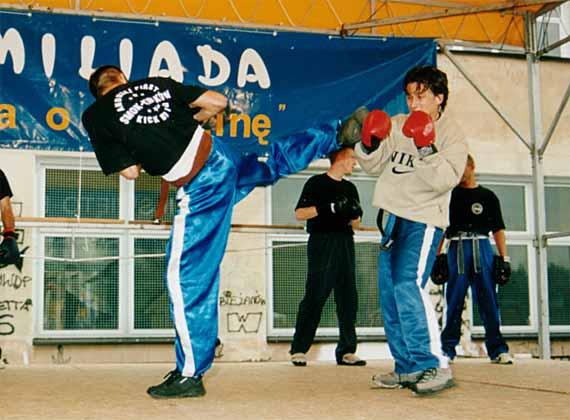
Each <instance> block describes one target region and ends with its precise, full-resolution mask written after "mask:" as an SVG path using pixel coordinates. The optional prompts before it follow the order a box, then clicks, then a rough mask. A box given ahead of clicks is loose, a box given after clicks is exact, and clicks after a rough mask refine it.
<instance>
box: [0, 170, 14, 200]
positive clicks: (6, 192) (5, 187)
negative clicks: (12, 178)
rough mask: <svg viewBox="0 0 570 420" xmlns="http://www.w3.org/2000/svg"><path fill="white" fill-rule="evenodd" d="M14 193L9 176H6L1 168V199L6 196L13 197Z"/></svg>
mask: <svg viewBox="0 0 570 420" xmlns="http://www.w3.org/2000/svg"><path fill="white" fill-rule="evenodd" d="M12 195H13V194H12V189H11V188H10V184H9V183H8V178H6V175H5V174H4V172H3V171H2V170H1V169H0V200H2V199H3V198H4V197H10V198H12Z"/></svg>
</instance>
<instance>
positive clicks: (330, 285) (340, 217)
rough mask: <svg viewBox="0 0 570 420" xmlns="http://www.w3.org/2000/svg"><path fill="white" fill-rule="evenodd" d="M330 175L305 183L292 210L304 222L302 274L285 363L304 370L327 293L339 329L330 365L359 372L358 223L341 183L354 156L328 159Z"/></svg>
mask: <svg viewBox="0 0 570 420" xmlns="http://www.w3.org/2000/svg"><path fill="white" fill-rule="evenodd" d="M330 161H331V167H330V169H329V170H328V171H327V172H326V173H324V174H320V175H315V176H313V177H311V178H310V179H309V180H308V181H307V183H306V184H305V186H304V188H303V192H302V193H301V197H300V198H299V202H298V203H297V207H296V209H295V216H296V218H297V220H307V231H308V232H309V242H308V244H307V258H308V272H307V283H306V286H305V297H304V298H303V300H302V301H301V304H300V305H299V313H298V315H297V323H296V326H295V335H294V337H293V343H292V344H291V350H290V353H291V362H292V363H293V364H294V365H295V366H306V364H307V359H306V356H305V353H306V352H307V351H308V350H309V348H310V347H311V344H312V342H313V339H314V337H315V333H316V330H317V327H318V326H319V321H320V319H321V312H322V310H323V306H324V304H325V302H326V301H327V298H328V297H329V295H330V292H331V290H332V289H334V293H335V302H336V312H337V318H338V325H339V342H338V345H337V348H336V352H335V353H336V361H337V364H339V365H348V366H364V365H365V364H366V362H365V361H364V360H362V359H360V358H359V357H358V356H356V355H355V354H354V353H355V352H356V329H355V325H354V324H355V322H356V312H357V308H358V297H357V291H356V278H355V261H354V239H353V235H354V232H353V230H352V229H353V227H355V226H358V224H359V223H360V218H361V217H362V209H361V208H360V200H359V197H358V191H357V189H356V187H355V186H354V184H353V183H352V182H350V181H347V180H346V179H343V177H344V176H345V175H350V174H351V173H352V169H353V168H354V165H355V164H356V160H355V158H354V150H353V149H352V148H350V147H345V148H343V149H341V150H339V151H336V152H334V153H332V154H331V155H330Z"/></svg>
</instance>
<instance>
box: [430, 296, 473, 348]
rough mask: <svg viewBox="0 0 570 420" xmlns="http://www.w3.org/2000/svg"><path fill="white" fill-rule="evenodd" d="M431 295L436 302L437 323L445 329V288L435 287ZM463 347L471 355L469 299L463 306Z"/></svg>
mask: <svg viewBox="0 0 570 420" xmlns="http://www.w3.org/2000/svg"><path fill="white" fill-rule="evenodd" d="M429 294H430V295H431V296H432V297H434V296H435V299H433V298H432V301H433V302H434V309H435V313H436V316H437V322H438V324H439V327H440V329H441V328H443V324H444V322H445V320H444V319H443V317H444V314H445V288H444V287H443V286H434V287H432V288H431V289H430V291H429ZM461 337H462V340H461V345H462V347H463V349H464V352H465V353H466V354H469V353H470V351H471V350H470V347H471V323H470V322H469V305H468V299H465V302H464V304H463V311H462V315H461Z"/></svg>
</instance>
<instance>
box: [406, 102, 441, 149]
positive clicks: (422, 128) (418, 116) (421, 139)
mask: <svg viewBox="0 0 570 420" xmlns="http://www.w3.org/2000/svg"><path fill="white" fill-rule="evenodd" d="M402 133H404V136H406V137H411V138H413V139H414V143H415V144H416V147H417V148H418V149H421V148H423V147H427V146H431V145H432V144H433V142H434V141H435V126H434V124H433V121H432V119H431V117H430V116H429V115H428V114H426V113H425V112H423V111H414V112H412V113H411V114H410V115H409V116H408V119H407V120H406V122H405V123H404V126H403V127H402Z"/></svg>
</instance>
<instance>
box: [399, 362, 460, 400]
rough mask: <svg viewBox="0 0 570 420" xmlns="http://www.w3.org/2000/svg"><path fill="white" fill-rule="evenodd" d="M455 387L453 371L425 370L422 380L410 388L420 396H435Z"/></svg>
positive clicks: (440, 369)
mask: <svg viewBox="0 0 570 420" xmlns="http://www.w3.org/2000/svg"><path fill="white" fill-rule="evenodd" d="M454 385H455V382H453V375H452V374H451V369H442V368H431V369H427V370H424V373H423V375H422V377H421V378H420V380H419V381H418V382H416V383H415V384H412V385H411V386H410V388H411V389H412V391H414V392H415V393H416V394H418V395H427V394H435V393H436V392H440V391H443V390H444V389H447V388H451V387H452V386H454Z"/></svg>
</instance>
